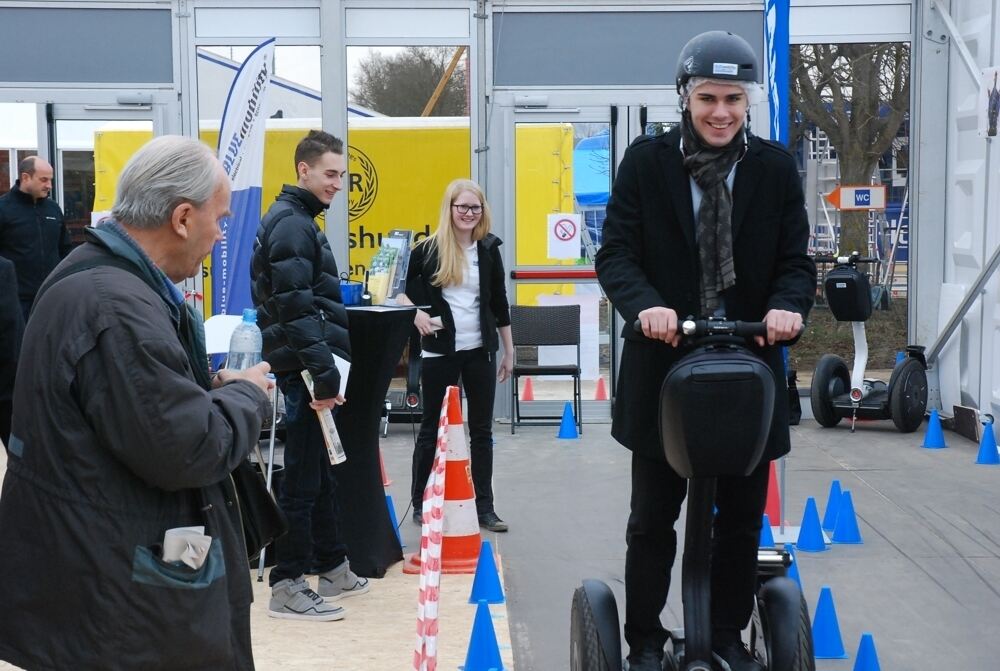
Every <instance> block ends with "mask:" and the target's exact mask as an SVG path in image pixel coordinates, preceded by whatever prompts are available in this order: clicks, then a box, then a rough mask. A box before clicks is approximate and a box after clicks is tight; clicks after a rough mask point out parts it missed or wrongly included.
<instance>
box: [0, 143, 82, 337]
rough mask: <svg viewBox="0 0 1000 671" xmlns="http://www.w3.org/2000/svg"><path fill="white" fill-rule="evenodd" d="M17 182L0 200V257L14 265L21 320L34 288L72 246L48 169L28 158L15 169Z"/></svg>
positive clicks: (26, 317)
mask: <svg viewBox="0 0 1000 671" xmlns="http://www.w3.org/2000/svg"><path fill="white" fill-rule="evenodd" d="M17 171H18V175H19V178H18V180H17V181H16V182H14V186H13V187H12V188H11V190H10V191H8V192H7V193H5V194H4V195H3V196H0V256H3V257H6V258H8V259H10V260H11V261H13V262H14V267H15V268H16V269H17V287H18V294H19V298H20V300H21V310H22V312H23V314H24V320H25V321H28V313H29V312H30V311H31V304H32V303H33V302H34V300H35V294H36V293H38V287H40V286H42V282H43V281H44V280H45V278H46V277H48V274H49V273H50V272H52V269H53V268H55V267H56V265H57V264H58V263H59V261H60V260H61V259H63V258H64V257H65V256H66V255H67V254H69V252H70V249H72V247H73V246H72V244H71V242H70V238H69V232H68V231H67V230H66V224H65V223H64V222H63V213H62V210H61V209H59V204H58V203H56V201H54V200H52V199H51V198H49V194H50V193H51V192H52V166H51V165H49V164H48V162H46V161H45V160H43V159H41V158H39V157H37V156H28V157H27V158H25V159H24V160H23V161H21V163H20V164H18V166H17Z"/></svg>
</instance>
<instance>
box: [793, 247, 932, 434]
mask: <svg viewBox="0 0 1000 671" xmlns="http://www.w3.org/2000/svg"><path fill="white" fill-rule="evenodd" d="M816 260H817V261H820V262H822V261H826V262H835V263H836V265H835V266H834V268H833V270H831V271H830V273H829V274H828V275H827V276H826V281H824V283H823V290H824V292H825V293H826V300H827V303H828V304H829V306H830V312H831V313H832V314H833V317H834V319H836V320H837V321H841V322H851V328H852V330H853V333H854V368H853V369H852V370H851V371H850V372H848V369H847V363H846V362H845V361H844V360H843V359H842V358H840V357H839V356H837V355H836V354H824V355H823V356H822V357H821V358H820V360H819V361H818V362H817V363H816V370H815V372H814V373H813V380H812V388H811V390H810V394H809V400H810V403H811V405H812V411H813V416H814V417H815V418H816V421H817V422H819V424H820V426H824V427H831V426H836V425H837V424H838V423H839V422H840V420H841V419H843V418H844V417H850V418H851V432H852V433H853V432H854V425H855V422H856V421H857V420H858V419H892V423H893V424H895V425H896V428H897V429H899V430H900V431H902V432H903V433H910V432H911V431H916V430H917V427H919V426H920V423H921V422H922V421H923V419H924V413H925V412H926V411H927V360H926V359H925V357H924V348H923V347H921V346H919V345H907V347H906V355H905V356H904V357H903V358H902V359H901V360H900V361H899V362H898V363H897V364H896V365H895V367H894V368H893V369H892V375H891V376H890V377H889V383H888V384H886V383H885V382H883V381H882V380H875V379H866V378H865V366H867V365H868V340H867V337H866V335H865V321H867V320H868V318H869V317H870V316H871V314H872V293H871V287H870V286H869V283H868V276H867V275H866V274H865V273H863V272H861V271H860V270H858V264H861V263H874V262H876V261H877V259H873V258H867V257H861V256H860V255H859V254H858V252H853V253H852V254H851V255H850V256H838V257H836V258H833V257H819V256H818V257H816Z"/></svg>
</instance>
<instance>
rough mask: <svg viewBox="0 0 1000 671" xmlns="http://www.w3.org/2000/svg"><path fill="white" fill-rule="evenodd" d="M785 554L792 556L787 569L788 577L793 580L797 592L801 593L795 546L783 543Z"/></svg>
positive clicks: (800, 578)
mask: <svg viewBox="0 0 1000 671" xmlns="http://www.w3.org/2000/svg"><path fill="white" fill-rule="evenodd" d="M785 552H787V553H788V554H790V555H791V556H792V563H791V565H790V566H789V567H788V573H787V575H788V577H789V578H791V579H792V580H794V581H795V582H796V583H797V584H798V586H799V591H800V592H801V591H802V576H800V575H799V558H798V557H796V556H795V546H794V545H792V544H791V543H785Z"/></svg>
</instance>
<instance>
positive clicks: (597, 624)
mask: <svg viewBox="0 0 1000 671" xmlns="http://www.w3.org/2000/svg"><path fill="white" fill-rule="evenodd" d="M618 632H619V629H618V606H617V605H616V604H615V595H614V594H612V592H611V588H610V587H608V586H607V585H605V584H604V583H603V582H601V581H600V580H584V581H583V585H582V586H580V587H577V588H576V590H575V591H574V592H573V607H572V610H571V611H570V630H569V645H570V650H569V663H570V671H621V669H622V644H621V639H620V638H619V634H618Z"/></svg>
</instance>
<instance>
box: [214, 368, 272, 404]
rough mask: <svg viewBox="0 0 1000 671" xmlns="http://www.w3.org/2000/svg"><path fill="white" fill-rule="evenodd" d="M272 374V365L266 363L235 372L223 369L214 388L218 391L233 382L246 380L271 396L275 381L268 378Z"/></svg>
mask: <svg viewBox="0 0 1000 671" xmlns="http://www.w3.org/2000/svg"><path fill="white" fill-rule="evenodd" d="M270 372H271V364H269V363H268V362H266V361H262V362H261V363H259V364H257V365H256V366H253V367H251V368H247V369H246V370H234V369H232V368H223V369H222V370H220V371H219V372H218V373H217V374H216V376H215V379H214V380H212V388H213V389H218V388H219V387H221V386H222V385H224V384H226V383H227V382H232V381H233V380H246V381H247V382H251V383H253V384H255V385H257V386H258V387H260V389H261V391H263V392H264V393H265V394H267V395H268V397H270V396H271V390H272V389H274V380H272V379H271V378H269V377H267V374H268V373H270Z"/></svg>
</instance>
